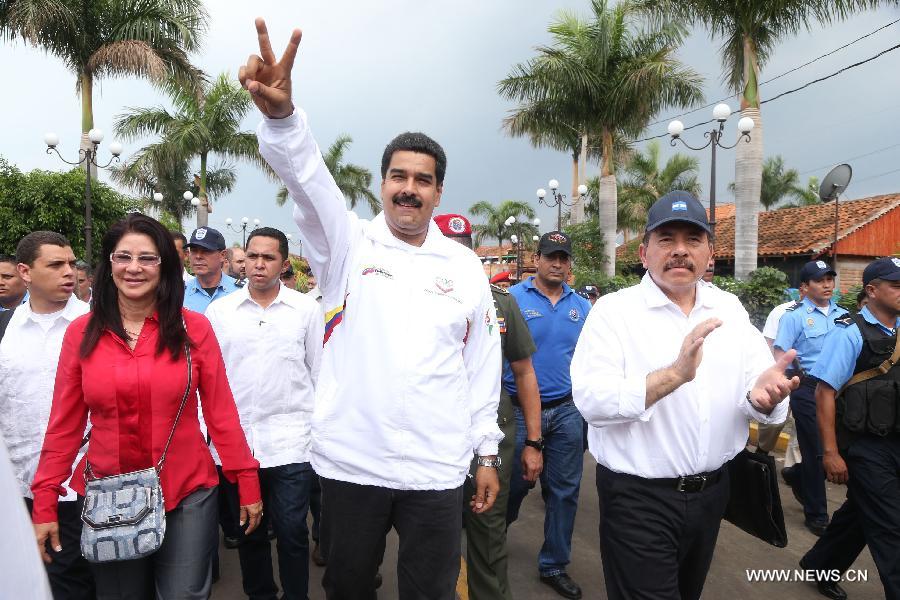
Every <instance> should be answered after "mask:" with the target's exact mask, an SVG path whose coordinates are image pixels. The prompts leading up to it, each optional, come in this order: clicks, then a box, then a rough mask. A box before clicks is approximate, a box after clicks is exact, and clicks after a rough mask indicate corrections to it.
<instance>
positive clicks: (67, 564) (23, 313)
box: [0, 231, 109, 600]
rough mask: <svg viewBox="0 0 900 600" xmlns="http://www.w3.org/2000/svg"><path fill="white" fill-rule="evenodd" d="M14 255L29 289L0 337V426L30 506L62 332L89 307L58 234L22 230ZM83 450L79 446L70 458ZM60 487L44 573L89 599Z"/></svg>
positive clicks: (58, 591) (76, 524) (57, 590)
mask: <svg viewBox="0 0 900 600" xmlns="http://www.w3.org/2000/svg"><path fill="white" fill-rule="evenodd" d="M107 260H109V259H108V258H107ZM16 261H17V263H18V266H17V268H18V270H19V274H20V275H21V277H22V279H23V280H24V281H25V283H26V285H27V286H28V291H29V294H28V302H26V303H25V304H22V305H21V306H19V307H17V308H16V310H15V312H14V313H13V316H12V319H11V320H10V322H9V325H8V326H7V329H6V333H5V334H4V335H3V339H2V341H0V432H2V434H3V441H4V442H5V443H6V447H7V449H8V450H9V457H10V460H11V461H12V465H13V470H14V472H15V474H16V478H17V479H18V481H19V487H20V493H21V495H22V496H23V497H24V498H25V503H26V504H27V505H28V506H29V512H30V509H31V506H30V505H31V484H32V481H33V480H34V473H35V470H36V469H37V465H38V459H39V458H40V456H41V447H42V446H43V444H44V432H45V431H46V430H47V423H48V421H49V420H50V405H51V404H52V400H53V383H54V381H55V380H56V366H57V363H58V362H59V352H60V348H61V347H62V340H63V335H64V334H65V333H66V328H68V326H69V323H71V322H72V321H74V320H75V319H76V318H77V317H80V316H81V315H83V314H85V313H86V312H88V310H89V307H88V305H87V303H85V302H82V301H81V300H79V299H78V298H76V297H75V294H74V293H73V292H74V291H75V270H76V269H75V254H74V253H73V252H72V248H71V245H70V244H69V242H68V240H66V238H65V237H63V236H62V235H60V234H58V233H55V232H52V231H34V232H32V233H29V234H28V235H26V236H25V237H24V238H22V239H21V240H20V241H19V244H18V246H17V247H16ZM85 450H87V446H86V445H85V446H84V447H83V448H82V450H81V452H79V453H78V457H77V458H76V459H75V463H74V464H78V462H79V461H80V460H81V457H82V453H83V452H84V451H85ZM65 487H66V495H65V497H62V498H60V500H62V502H60V504H59V536H58V538H57V539H55V540H52V541H51V546H52V548H51V550H52V551H51V552H50V553H49V554H50V556H51V557H52V562H51V563H49V564H48V565H47V575H48V577H49V579H50V587H51V589H52V590H53V597H54V598H57V599H60V598H65V599H70V598H71V599H81V598H84V599H85V600H86V599H88V598H93V597H94V579H93V577H92V575H91V572H90V569H89V567H88V564H87V561H85V560H84V558H83V557H82V556H81V546H80V544H79V541H80V539H81V505H82V501H78V500H77V498H78V496H77V494H76V493H75V492H74V491H72V490H71V489H69V487H68V482H66V486H65ZM60 546H61V549H60ZM2 595H3V594H2V593H0V596H2Z"/></svg>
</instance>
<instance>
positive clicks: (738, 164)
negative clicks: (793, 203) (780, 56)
mask: <svg viewBox="0 0 900 600" xmlns="http://www.w3.org/2000/svg"><path fill="white" fill-rule="evenodd" d="M744 82H745V87H744V92H743V94H742V95H741V115H742V116H744V117H751V118H752V119H753V122H754V127H753V131H752V132H751V133H750V143H746V142H744V141H740V142H738V145H737V149H736V152H735V161H734V196H735V204H736V206H735V222H734V276H735V277H736V278H737V279H740V280H744V281H745V280H747V279H749V277H750V272H751V271H754V270H756V265H757V258H758V240H759V211H760V209H761V205H760V202H759V198H760V193H761V191H762V164H763V127H762V118H761V116H760V112H759V85H758V82H759V66H758V65H757V62H756V47H755V44H754V43H753V40H752V39H751V38H749V37H747V36H745V37H744Z"/></svg>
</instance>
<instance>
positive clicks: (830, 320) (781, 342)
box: [773, 260, 847, 535]
mask: <svg viewBox="0 0 900 600" xmlns="http://www.w3.org/2000/svg"><path fill="white" fill-rule="evenodd" d="M835 275H837V273H836V272H835V271H834V269H832V268H831V267H830V266H828V264H827V263H826V262H825V261H823V260H813V261H810V262H808V263H806V264H805V265H803V268H802V269H801V270H800V281H801V283H804V284H806V286H807V295H806V297H805V298H804V299H803V300H802V301H800V302H798V303H796V304H794V305H793V306H790V307H788V309H787V312H785V314H784V316H783V317H781V321H780V322H779V324H778V334H777V335H776V336H775V342H774V344H773V345H774V348H775V358H776V359H777V358H779V357H780V356H781V355H782V354H784V353H785V352H787V351H788V350H790V349H792V348H793V349H794V350H796V351H797V360H798V362H799V370H800V387H798V388H797V389H796V390H795V391H794V392H791V410H792V411H793V413H794V422H795V424H796V427H797V442H798V444H799V446H800V455H801V456H802V457H803V461H802V463H801V465H800V489H801V490H802V496H803V512H804V515H805V517H806V518H805V520H804V523H805V525H806V527H807V528H808V529H809V530H810V531H811V532H813V533H814V534H815V535H822V534H823V533H824V532H825V528H826V527H827V526H828V506H827V504H826V501H825V472H824V471H823V470H822V446H821V444H820V442H819V434H818V429H817V426H816V399H815V390H816V380H815V379H813V378H812V377H810V376H809V374H810V372H811V370H812V368H813V366H814V365H815V364H816V361H818V360H819V355H820V354H821V352H822V345H823V343H824V341H825V337H826V335H827V334H828V332H829V331H832V330H833V329H834V328H835V327H837V325H836V324H835V322H834V320H835V318H837V317H841V316H843V315H845V314H847V311H846V310H845V309H843V308H841V307H840V306H838V305H837V304H836V303H835V302H834V300H833V299H832V296H833V294H834V277H835Z"/></svg>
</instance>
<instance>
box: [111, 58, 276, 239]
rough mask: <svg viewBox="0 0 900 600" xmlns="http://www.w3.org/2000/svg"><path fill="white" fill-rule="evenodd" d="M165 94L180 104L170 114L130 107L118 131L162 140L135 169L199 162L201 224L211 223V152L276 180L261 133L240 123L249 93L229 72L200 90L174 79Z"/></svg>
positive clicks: (160, 109)
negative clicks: (243, 128) (262, 147)
mask: <svg viewBox="0 0 900 600" xmlns="http://www.w3.org/2000/svg"><path fill="white" fill-rule="evenodd" d="M166 92H167V93H168V94H169V96H170V97H171V99H172V103H173V104H174V105H175V111H174V112H169V111H168V110H166V109H165V108H163V107H154V108H130V109H129V112H126V113H125V114H121V115H119V116H118V117H116V122H115V126H116V131H117V132H118V133H119V135H120V136H122V137H123V138H124V139H126V140H129V139H135V138H139V137H143V136H147V135H158V136H160V140H159V141H158V142H154V143H152V144H149V145H147V146H144V147H143V148H142V149H141V150H139V151H138V153H137V154H136V155H135V157H134V162H135V163H137V166H136V167H135V168H136V169H138V170H140V169H142V168H143V164H144V163H147V164H148V165H150V167H152V166H153V165H165V164H166V163H167V161H191V160H193V159H195V158H199V159H200V168H199V182H198V184H197V188H198V194H197V196H198V198H199V199H200V206H199V207H198V208H197V225H198V226H203V225H206V223H207V213H208V212H209V200H208V193H209V189H208V188H209V182H208V177H209V168H208V162H209V159H210V155H211V154H217V155H219V156H220V157H221V158H223V159H232V160H245V161H248V162H250V163H251V164H254V165H256V166H258V167H260V168H261V169H263V170H264V171H265V172H266V173H267V174H269V175H271V176H272V177H274V174H273V173H272V170H271V168H270V167H269V165H268V163H266V161H265V160H264V159H263V157H262V156H261V155H260V153H259V144H258V143H257V141H256V134H255V133H252V132H250V131H241V130H240V125H241V120H242V119H243V118H244V116H245V115H246V114H247V112H248V111H249V110H250V107H251V106H252V100H251V99H250V93H249V92H247V91H246V90H245V89H243V88H242V87H241V86H240V85H239V84H238V83H237V82H236V81H233V80H232V78H231V77H230V76H229V75H228V74H227V73H223V74H221V75H219V76H218V77H217V78H216V80H215V81H214V82H212V83H205V84H203V86H201V88H200V90H199V92H198V91H196V90H192V89H190V88H186V87H184V86H182V85H180V84H179V83H178V82H176V81H174V80H170V81H169V83H168V84H167V86H166Z"/></svg>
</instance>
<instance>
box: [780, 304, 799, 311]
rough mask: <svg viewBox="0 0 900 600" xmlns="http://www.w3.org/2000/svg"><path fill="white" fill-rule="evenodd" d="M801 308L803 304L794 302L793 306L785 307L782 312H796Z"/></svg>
mask: <svg viewBox="0 0 900 600" xmlns="http://www.w3.org/2000/svg"><path fill="white" fill-rule="evenodd" d="M801 306H803V303H802V302H794V303H793V304H791V305H790V306H788V307H787V308H786V309H784V310H786V311H792V310H797V309H798V308H800V307H801Z"/></svg>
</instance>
